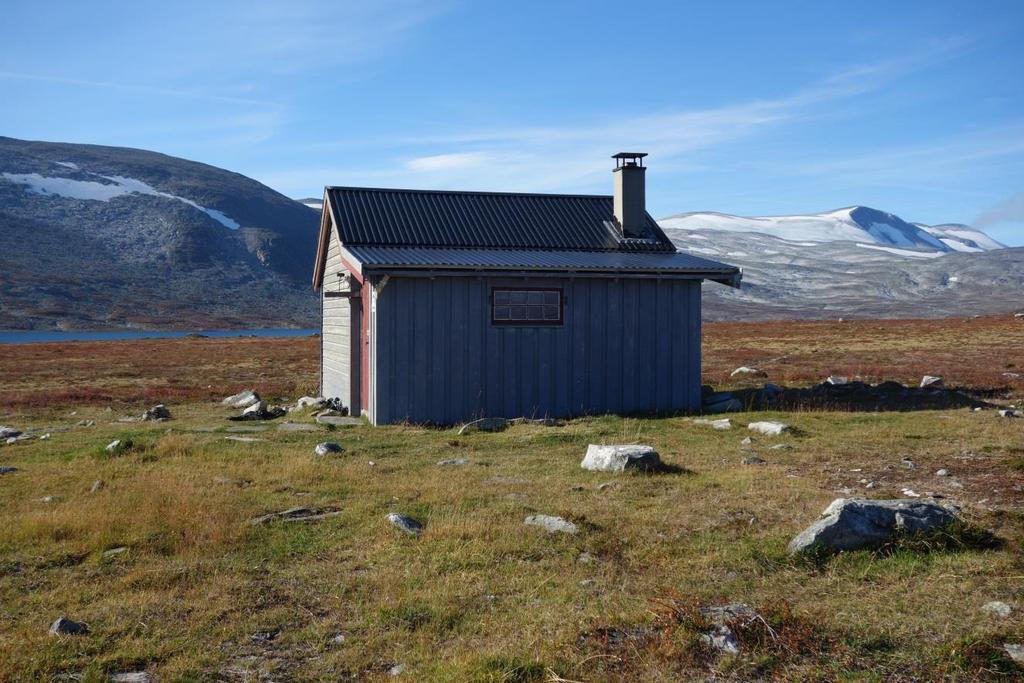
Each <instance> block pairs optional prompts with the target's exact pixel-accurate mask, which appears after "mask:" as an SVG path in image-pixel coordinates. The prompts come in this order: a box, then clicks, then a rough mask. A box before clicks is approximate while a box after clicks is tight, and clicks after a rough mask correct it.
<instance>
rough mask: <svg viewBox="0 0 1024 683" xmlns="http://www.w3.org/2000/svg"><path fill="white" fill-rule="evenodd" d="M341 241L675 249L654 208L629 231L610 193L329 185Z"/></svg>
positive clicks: (423, 244)
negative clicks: (641, 229) (618, 219)
mask: <svg viewBox="0 0 1024 683" xmlns="http://www.w3.org/2000/svg"><path fill="white" fill-rule="evenodd" d="M326 194H327V197H328V200H329V202H330V206H331V211H332V217H333V220H334V223H335V225H336V226H337V229H338V233H339V237H341V242H342V244H344V245H346V246H350V245H352V246H354V245H376V246H410V247H463V248H491V249H558V250H571V249H580V250H588V251H647V252H650V251H657V252H674V251H675V247H674V246H673V244H672V241H671V240H669V238H668V237H667V236H666V235H665V233H664V232H662V231H661V228H659V227H658V224H657V223H656V222H655V221H654V219H653V218H651V217H650V216H647V226H646V228H645V229H646V235H647V237H646V238H644V239H635V238H634V239H623V238H622V235H621V233H620V231H619V229H618V227H617V226H616V224H615V220H614V207H613V204H612V198H611V197H610V196H603V195H557V194H510V193H500V192H440V191H432V190H388V189H371V188H361V187H329V188H327V190H326Z"/></svg>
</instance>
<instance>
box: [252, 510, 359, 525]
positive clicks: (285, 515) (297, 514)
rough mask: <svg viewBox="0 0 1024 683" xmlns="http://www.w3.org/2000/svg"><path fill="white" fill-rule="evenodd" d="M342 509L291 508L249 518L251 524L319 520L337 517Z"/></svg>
mask: <svg viewBox="0 0 1024 683" xmlns="http://www.w3.org/2000/svg"><path fill="white" fill-rule="evenodd" d="M340 514H341V510H339V509H338V508H334V507H328V508H301V507H298V508H289V509H287V510H282V511H281V512H270V513H268V514H265V515H260V516H259V517H254V518H252V519H250V520H249V524H252V525H253V526H259V525H261V524H269V523H271V522H319V521H320V520H322V519H327V518H329V517H337V516H338V515H340Z"/></svg>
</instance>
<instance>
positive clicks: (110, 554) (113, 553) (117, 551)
mask: <svg viewBox="0 0 1024 683" xmlns="http://www.w3.org/2000/svg"><path fill="white" fill-rule="evenodd" d="M126 552H128V548H126V547H125V546H123V545H122V546H118V547H117V548H111V549H110V550H104V551H103V559H104V560H110V559H113V558H115V557H117V556H118V555H123V554H124V553H126Z"/></svg>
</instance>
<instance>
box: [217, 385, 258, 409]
mask: <svg viewBox="0 0 1024 683" xmlns="http://www.w3.org/2000/svg"><path fill="white" fill-rule="evenodd" d="M259 402H260V395H259V394H257V393H256V392H255V391H253V390H252V389H246V390H245V391H240V392H238V393H237V394H235V395H234V396H228V397H227V398H226V399H224V400H223V401H221V402H220V404H221V405H222V406H227V407H229V408H248V407H249V406H251V405H253V404H255V403H259Z"/></svg>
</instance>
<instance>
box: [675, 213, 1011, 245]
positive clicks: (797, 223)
mask: <svg viewBox="0 0 1024 683" xmlns="http://www.w3.org/2000/svg"><path fill="white" fill-rule="evenodd" d="M659 223H660V224H661V226H662V227H663V228H665V229H668V230H686V231H691V232H694V231H701V232H703V231H727V232H739V233H752V234H760V235H766V236H770V237H775V238H778V239H782V240H787V241H788V242H790V243H791V244H793V245H796V246H815V245H820V244H823V243H828V242H853V243H856V244H876V245H881V246H886V247H895V248H900V249H908V250H923V251H925V252H939V253H949V252H953V251H989V250H992V249H1001V248H1003V245H1002V244H999V243H998V242H996V241H995V240H993V239H992V238H990V237H988V236H987V235H985V234H984V233H982V232H980V231H978V230H974V229H972V228H970V227H968V226H966V225H941V226H927V225H922V224H917V223H908V222H907V221H905V220H903V219H902V218H900V217H899V216H896V215H894V214H891V213H887V212H885V211H879V210H877V209H872V208H869V207H866V206H851V207H846V208H843V209H837V210H835V211H829V212H826V213H817V214H807V215H796V216H755V217H749V218H748V217H742V216H730V215H728V214H722V213H716V212H702V213H681V214H677V215H674V216H669V217H668V218H664V219H662V220H660V221H659Z"/></svg>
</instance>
